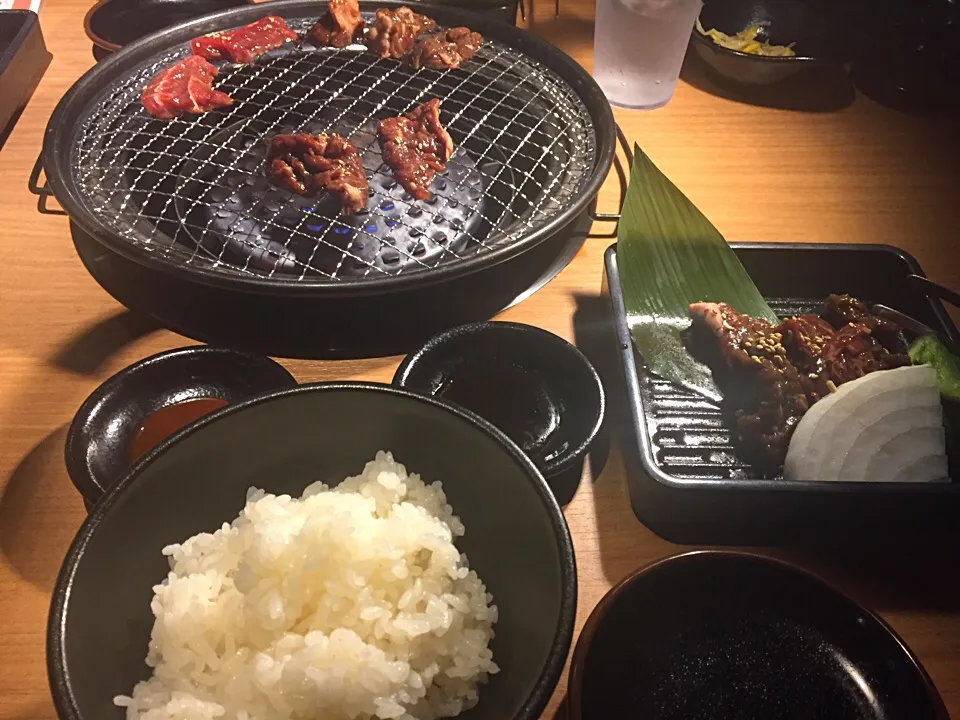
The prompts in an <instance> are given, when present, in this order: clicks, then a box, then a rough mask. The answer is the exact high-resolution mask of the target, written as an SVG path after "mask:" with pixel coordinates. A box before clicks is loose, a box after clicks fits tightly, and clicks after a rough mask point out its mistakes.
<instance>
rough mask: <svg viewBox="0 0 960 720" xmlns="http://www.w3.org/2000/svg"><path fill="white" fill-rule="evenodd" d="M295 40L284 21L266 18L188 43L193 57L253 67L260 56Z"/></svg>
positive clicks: (278, 18)
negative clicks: (246, 64)
mask: <svg viewBox="0 0 960 720" xmlns="http://www.w3.org/2000/svg"><path fill="white" fill-rule="evenodd" d="M294 40H297V34H296V33H295V32H294V31H293V30H291V29H290V28H288V27H287V24H286V23H285V22H284V21H283V18H281V17H278V16H277V15H267V17H265V18H261V19H260V20H257V21H256V22H254V23H250V24H249V25H244V26H243V27H242V28H237V29H236V30H228V31H226V32H216V33H212V34H210V35H204V36H203V37H198V38H196V39H194V40H191V41H190V48H191V50H192V51H193V54H194V55H200V56H201V57H205V58H206V59H207V60H218V59H220V58H224V59H227V60H231V61H233V62H235V63H252V62H253V61H254V60H256V59H257V58H258V57H259V56H260V55H262V54H263V53H265V52H267V51H268V50H273V49H274V48H278V47H280V46H281V45H283V44H284V43H288V42H291V41H294Z"/></svg>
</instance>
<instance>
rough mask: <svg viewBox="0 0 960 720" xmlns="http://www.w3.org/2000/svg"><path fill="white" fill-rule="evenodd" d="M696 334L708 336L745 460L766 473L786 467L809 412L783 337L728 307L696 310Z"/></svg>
mask: <svg viewBox="0 0 960 720" xmlns="http://www.w3.org/2000/svg"><path fill="white" fill-rule="evenodd" d="M690 314H691V316H692V318H693V321H694V333H695V334H696V333H699V334H700V335H701V337H703V336H707V339H708V342H707V343H701V344H700V346H699V347H700V348H701V349H703V348H704V346H705V347H706V350H707V352H706V353H705V357H704V359H705V360H706V362H707V363H708V364H709V365H710V367H711V368H712V369H713V371H714V377H715V378H716V380H717V384H718V385H719V386H720V388H721V390H722V391H723V396H724V405H725V406H726V408H727V410H729V411H732V414H733V417H734V422H735V436H736V442H737V446H738V449H739V452H740V455H741V457H743V459H744V460H746V461H747V462H749V463H751V464H753V465H754V466H756V467H757V468H758V469H760V470H761V471H763V472H766V473H774V472H776V471H777V469H778V468H779V466H780V465H781V464H782V463H783V458H784V456H785V455H786V452H787V443H789V441H790V436H791V435H792V434H793V431H794V429H795V428H796V425H797V423H798V422H799V421H800V418H801V417H802V416H803V414H804V413H805V412H806V411H807V409H808V408H809V404H808V402H807V397H806V394H805V393H804V390H803V387H802V386H801V384H800V379H799V376H798V373H797V369H796V368H795V367H794V366H793V364H792V363H791V362H790V361H789V360H788V359H787V353H786V348H784V346H783V344H782V342H781V340H782V333H780V332H779V330H778V328H776V327H774V326H773V325H771V324H770V323H769V322H767V321H766V320H762V319H758V318H752V317H750V316H748V315H741V314H739V313H737V312H736V311H735V310H733V308H731V307H730V306H729V305H726V304H724V303H694V304H692V305H691V306H690Z"/></svg>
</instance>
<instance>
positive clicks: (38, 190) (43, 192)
mask: <svg viewBox="0 0 960 720" xmlns="http://www.w3.org/2000/svg"><path fill="white" fill-rule="evenodd" d="M41 174H43V155H42V154H41V155H38V156H37V161H36V162H35V163H34V164H33V170H31V171H30V178H29V179H28V180H27V187H28V188H29V190H30V193H31V194H32V195H36V196H37V211H38V212H39V213H40V214H42V215H66V214H67V213H66V212H64V211H63V210H61V209H60V208H49V207H47V198H52V197H54V195H53V191H52V190H51V189H50V186H49V185H47V181H46V177H44V180H43V181H42V182H43V184H42V185H41V180H40V175H41ZM54 199H56V198H54Z"/></svg>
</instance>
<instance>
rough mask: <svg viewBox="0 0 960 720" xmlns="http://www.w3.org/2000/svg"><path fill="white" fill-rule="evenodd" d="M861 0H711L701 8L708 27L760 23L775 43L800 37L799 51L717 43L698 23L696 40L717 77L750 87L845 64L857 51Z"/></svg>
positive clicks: (726, 29) (729, 29) (731, 28)
mask: <svg viewBox="0 0 960 720" xmlns="http://www.w3.org/2000/svg"><path fill="white" fill-rule="evenodd" d="M857 5H858V3H856V2H846V3H837V2H832V1H831V0H707V1H706V2H705V3H704V6H703V10H702V11H701V12H700V23H701V25H702V26H703V28H704V30H711V29H716V30H719V31H720V32H723V33H726V34H727V35H736V34H737V33H738V32H740V31H742V30H744V29H746V28H747V27H749V26H751V25H759V26H760V29H761V38H762V39H764V40H768V41H769V42H771V43H772V44H774V45H789V44H790V43H794V45H793V50H794V52H795V53H796V55H793V56H788V57H779V56H772V57H771V56H765V55H754V54H752V53H745V52H740V51H739V50H730V49H728V48H725V47H722V46H721V45H717V44H716V43H715V42H714V41H713V40H712V39H711V38H710V37H709V36H707V35H703V34H702V33H700V31H699V30H697V28H694V29H693V34H692V36H691V45H692V46H693V49H694V51H695V52H696V54H697V55H698V56H699V57H700V58H701V59H702V60H703V61H704V62H705V63H706V64H707V65H708V66H709V68H710V70H711V74H712V75H713V76H714V77H713V79H714V80H717V81H719V83H720V84H727V85H729V84H730V83H733V84H736V85H742V86H747V87H756V86H767V85H773V84H775V83H779V82H781V81H783V80H786V79H787V78H789V77H791V76H792V75H794V74H796V73H798V72H800V71H801V70H806V69H812V68H822V67H825V66H834V67H837V68H840V67H841V66H842V65H843V63H845V62H847V61H849V60H851V59H852V58H853V56H854V52H855V50H854V47H855V45H856V43H857V37H858V35H857V32H856V28H857V25H856V22H855V21H856V16H857V13H856V12H855V9H856V7H857Z"/></svg>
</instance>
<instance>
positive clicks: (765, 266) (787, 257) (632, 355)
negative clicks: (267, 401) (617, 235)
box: [605, 243, 960, 544]
mask: <svg viewBox="0 0 960 720" xmlns="http://www.w3.org/2000/svg"><path fill="white" fill-rule="evenodd" d="M733 247H734V249H735V250H736V252H737V255H738V257H739V258H740V260H741V262H743V264H744V266H745V267H746V269H747V272H749V273H750V276H751V277H752V278H753V280H754V282H756V284H757V287H758V288H759V289H760V291H761V292H762V293H763V294H764V296H765V297H766V298H767V300H768V302H769V303H770V305H771V307H773V309H774V310H775V311H776V312H777V313H778V314H779V315H781V316H787V315H794V314H798V313H802V312H810V311H813V310H815V309H816V308H818V307H819V306H820V305H821V304H822V302H823V300H824V299H825V298H826V296H827V295H829V294H830V293H838V292H846V293H850V294H852V295H855V296H857V297H860V298H862V299H864V300H866V301H868V302H879V303H883V304H885V305H888V306H890V307H893V308H895V309H897V310H900V311H901V312H904V313H906V314H908V315H911V316H913V317H915V318H916V319H918V320H920V321H922V322H924V323H926V324H927V325H929V326H930V327H932V328H935V329H938V330H940V331H942V332H943V333H944V334H945V335H947V336H948V337H951V338H954V339H956V338H957V336H958V335H957V329H956V328H955V327H954V326H953V324H952V323H951V321H950V319H949V316H948V315H947V314H946V312H945V311H944V309H943V307H942V305H940V303H939V301H937V300H932V299H930V298H927V297H926V296H924V295H921V294H918V293H916V292H915V291H913V290H911V288H910V286H909V285H908V284H907V283H906V282H905V281H904V278H905V277H906V275H908V274H910V273H915V274H918V275H922V274H923V271H922V270H921V269H920V267H919V265H918V264H917V262H916V261H915V260H914V259H913V258H911V257H910V256H909V255H907V254H905V253H903V252H902V251H900V250H898V249H896V248H892V247H889V246H878V245H826V244H823V245H800V244H792V245H787V244H774V243H733ZM605 265H606V283H607V286H608V288H609V291H610V296H611V299H612V302H613V311H614V320H615V325H616V331H617V337H618V340H619V341H620V352H619V357H620V361H621V364H622V367H623V371H624V378H623V379H624V381H625V383H626V389H627V396H626V397H627V404H628V408H627V414H628V416H629V420H630V424H629V429H628V430H627V431H626V432H625V433H624V437H623V446H624V450H625V456H626V459H627V461H628V470H629V471H630V472H629V475H630V490H631V502H632V503H633V507H634V511H635V512H636V513H637V515H638V517H640V518H641V520H643V522H644V523H645V524H646V525H648V526H649V527H650V528H651V529H652V530H654V531H655V532H657V533H659V534H661V535H664V536H665V537H668V538H669V539H671V540H675V541H679V542H695V543H749V544H753V543H761V544H765V543H778V542H783V541H818V540H824V539H826V538H827V537H829V536H832V535H836V534H841V535H851V534H857V533H860V534H862V533H875V532H876V533H881V532H888V533H889V532H895V531H904V532H919V531H936V530H941V529H949V528H950V527H951V526H958V527H960V522H956V520H955V519H956V518H960V484H958V483H956V482H954V483H948V484H943V483H934V484H897V485H893V484H879V483H878V484H872V483H797V482H787V481H784V480H783V479H781V478H772V479H766V478H762V477H761V476H760V475H759V474H758V473H756V472H755V471H753V469H752V468H751V467H750V466H749V465H747V464H745V463H743V462H742V461H741V460H740V459H738V458H737V456H736V453H735V452H734V447H733V443H732V439H731V434H730V431H729V429H728V428H727V427H726V425H725V424H724V421H723V417H722V415H721V412H720V408H719V406H718V405H716V404H715V403H713V402H711V401H709V400H707V399H705V398H703V397H701V396H699V395H697V394H696V393H692V392H689V391H686V390H684V389H683V388H680V387H678V386H676V385H674V384H673V383H670V382H668V381H665V380H663V379H661V378H658V377H656V376H654V375H653V374H652V373H648V372H647V370H646V368H645V366H644V365H643V360H642V358H640V357H639V355H637V353H636V352H635V351H634V348H633V344H632V340H631V338H630V331H629V328H628V325H627V318H626V312H625V309H624V305H623V297H622V295H621V294H620V282H619V276H618V274H617V265H616V246H613V247H611V248H609V249H608V250H607V253H606V257H605ZM611 395H614V393H611ZM952 470H953V472H954V473H956V472H957V468H956V467H953V468H952Z"/></svg>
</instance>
